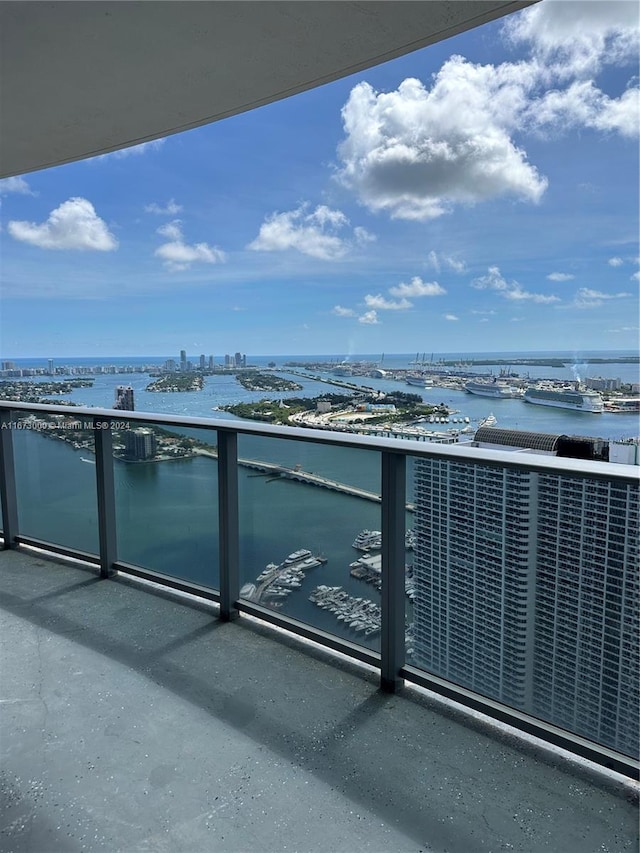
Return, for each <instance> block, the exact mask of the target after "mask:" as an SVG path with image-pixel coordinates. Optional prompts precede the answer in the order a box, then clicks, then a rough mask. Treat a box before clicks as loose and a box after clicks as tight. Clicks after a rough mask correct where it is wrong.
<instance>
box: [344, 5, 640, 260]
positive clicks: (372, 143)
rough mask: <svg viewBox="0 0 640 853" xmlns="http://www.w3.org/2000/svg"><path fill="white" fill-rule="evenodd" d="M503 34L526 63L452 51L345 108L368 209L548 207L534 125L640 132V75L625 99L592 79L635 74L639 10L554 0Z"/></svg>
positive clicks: (350, 166) (355, 96) (350, 179)
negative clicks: (500, 203)
mask: <svg viewBox="0 0 640 853" xmlns="http://www.w3.org/2000/svg"><path fill="white" fill-rule="evenodd" d="M503 33H505V34H506V35H507V37H508V39H509V40H510V41H511V42H513V43H514V44H516V45H517V46H518V52H519V54H520V55H522V54H523V50H522V46H523V45H524V48H525V50H526V51H528V54H525V56H524V58H523V59H521V60H520V61H517V62H503V63H500V64H498V65H480V64H474V63H471V62H468V61H467V60H466V59H465V58H464V57H461V56H452V57H451V58H450V59H448V60H447V61H446V62H445V63H444V64H443V65H442V67H441V68H440V70H439V72H438V73H437V74H436V75H434V77H433V80H432V81H430V83H429V84H425V83H424V82H422V81H420V80H417V79H413V78H407V79H405V80H404V81H403V82H401V83H400V85H399V86H398V88H397V89H396V90H394V91H391V92H377V91H376V90H375V89H374V88H373V87H372V86H371V85H370V84H369V83H366V82H361V83H358V84H357V85H356V86H354V88H353V89H352V90H351V93H350V95H349V98H348V99H347V102H346V103H345V105H344V106H343V108H342V119H343V125H344V131H345V138H344V139H343V141H342V143H341V144H340V145H339V147H338V156H339V158H340V161H341V165H340V168H339V169H338V171H337V177H338V179H339V180H340V181H341V182H342V183H343V184H344V185H346V186H347V187H349V188H350V189H352V190H353V191H354V192H355V193H356V195H357V196H358V198H359V200H360V201H361V202H362V203H363V204H365V205H366V206H367V207H368V208H370V209H371V210H374V211H383V210H384V211H386V212H388V213H389V214H390V216H391V217H393V218H399V219H410V220H420V221H426V220H429V219H433V218H435V217H438V216H441V215H442V214H444V213H447V212H449V211H451V210H452V208H453V207H454V206H455V205H459V204H475V203H479V202H482V201H485V200H488V199H492V198H496V197H499V196H511V197H515V198H517V199H520V200H523V201H527V202H538V201H540V199H541V197H542V196H543V194H544V192H545V190H546V187H547V183H548V182H547V179H546V178H545V177H544V176H542V175H540V174H539V172H538V170H537V169H536V167H535V165H533V164H532V163H530V162H529V160H528V156H527V152H526V151H525V149H524V147H523V142H522V139H523V134H524V133H526V131H527V130H537V131H542V130H553V131H554V132H557V133H564V132H566V131H567V130H568V129H571V128H583V127H586V128H591V129H593V130H596V131H600V132H603V133H618V134H620V135H622V136H627V137H634V136H636V135H637V134H638V128H639V126H640V119H639V114H640V95H639V90H638V86H637V78H636V77H634V78H632V79H631V80H629V84H628V88H627V89H626V91H624V92H623V93H622V94H620V95H619V96H618V97H611V96H609V95H607V94H606V93H605V92H603V91H601V90H600V89H599V88H598V86H597V85H596V84H595V82H594V79H593V78H594V75H595V74H596V73H597V72H598V71H599V70H600V69H601V68H603V67H604V66H605V65H608V64H617V65H619V66H621V67H626V66H628V67H630V68H632V69H633V70H632V71H631V73H632V74H633V73H637V72H636V71H635V69H636V68H637V55H638V13H637V8H636V6H635V4H634V3H632V2H621V3H620V2H613V0H607V2H586V3H583V2H549V0H545V2H544V3H541V4H539V5H536V6H534V7H532V8H530V9H527V10H526V11H524V12H521V13H519V14H517V15H513V16H511V17H510V18H509V19H508V21H507V22H506V24H505V25H504V27H503ZM516 134H517V139H518V141H517V142H516ZM436 261H437V258H436ZM432 265H433V268H434V269H436V271H438V266H437V263H432Z"/></svg>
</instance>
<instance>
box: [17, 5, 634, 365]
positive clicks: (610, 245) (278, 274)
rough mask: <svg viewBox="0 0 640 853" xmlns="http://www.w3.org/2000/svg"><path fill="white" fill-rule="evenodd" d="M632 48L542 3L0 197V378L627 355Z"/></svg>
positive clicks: (29, 178) (621, 34) (32, 180)
mask: <svg viewBox="0 0 640 853" xmlns="http://www.w3.org/2000/svg"><path fill="white" fill-rule="evenodd" d="M638 30H639V26H638V8H637V4H636V3H635V2H627V1H626V0H624V2H585V3H583V2H579V0H575V1H574V0H562V1H561V2H554V0H543V2H542V3H540V4H539V5H537V6H534V7H531V8H530V9H528V10H525V11H524V12H521V13H518V14H516V15H512V16H510V17H509V18H508V19H503V20H502V21H498V22H494V23H493V24H490V25H487V26H484V27H481V28H479V29H477V30H474V31H472V32H471V33H467V34H464V35H462V36H458V37H456V38H454V39H449V40H448V41H445V42H442V43H440V44H438V45H435V46H434V47H431V48H427V49H425V50H421V51H418V52H415V53H412V54H410V55H408V56H406V57H403V58H401V59H398V60H394V61H393V62H389V63H386V64H385V65H382V66H379V67H377V68H374V69H370V70H368V71H365V72H362V73H359V74H356V75H353V76H351V77H348V78H345V79H343V80H341V81H338V82H336V83H332V84H329V85H327V86H323V87H321V88H319V89H315V90H313V91H311V92H307V93H304V94H301V95H298V96H295V97H293V98H290V99H287V100H286V101H281V102H278V103H276V104H272V105H270V106H268V107H264V108H261V109H259V110H255V111H252V112H250V113H246V114H243V115H240V116H236V117H233V118H230V119H227V120H224V121H221V122H217V123H215V124H212V125H209V126H208V127H204V128H200V129H197V130H192V131H188V132H186V133H183V134H179V135H176V136H172V137H168V138H167V139H165V140H162V141H160V142H156V143H149V144H147V145H144V146H138V147H137V148H133V149H128V150H125V151H122V152H116V153H114V154H110V155H106V156H103V157H99V158H94V159H92V160H87V161H83V162H79V163H73V164H68V165H65V166H60V167H57V168H54V169H48V170H46V171H42V172H37V173H33V174H30V175H26V176H24V177H23V178H10V179H7V180H6V181H4V182H0V193H1V194H2V209H1V214H2V231H1V232H0V239H1V241H2V243H1V252H2V255H1V257H2V297H1V298H2V304H1V308H2V314H1V323H2V326H1V338H0V355H1V356H2V357H3V358H20V357H42V358H48V357H64V356H67V357H73V356H83V355H95V356H99V355H164V356H167V355H171V354H176V353H177V352H178V351H179V350H180V349H183V348H186V349H187V350H188V352H189V353H190V354H191V353H193V354H197V353H200V352H204V353H207V354H209V353H214V354H216V355H219V354H222V353H225V352H235V351H236V350H241V351H243V352H247V353H249V354H255V355H258V354H281V353H287V354H301V355H303V354H307V353H314V354H319V353H326V354H330V353H335V354H345V355H348V354H354V353H375V352H413V351H428V352H432V351H435V352H471V351H474V352H483V351H487V352H489V351H490V352H494V351H502V350H504V351H517V350H554V349H559V350H569V349H573V350H577V351H579V350H593V349H604V350H606V349H629V348H635V347H637V344H638V284H639V281H638V279H639V273H638V252H639V249H638V181H639V175H638V128H639V124H640V118H639V106H638V104H639V94H638V56H639V54H638Z"/></svg>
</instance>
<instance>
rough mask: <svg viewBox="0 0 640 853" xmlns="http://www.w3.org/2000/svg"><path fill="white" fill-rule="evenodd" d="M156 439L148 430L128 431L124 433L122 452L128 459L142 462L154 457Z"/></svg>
mask: <svg viewBox="0 0 640 853" xmlns="http://www.w3.org/2000/svg"><path fill="white" fill-rule="evenodd" d="M156 447H157V443H156V437H155V435H154V433H153V432H152V431H151V430H150V429H129V430H126V432H125V433H124V452H125V455H126V457H127V458H128V459H131V460H134V461H137V462H142V461H144V460H145V459H153V457H154V456H155V455H156Z"/></svg>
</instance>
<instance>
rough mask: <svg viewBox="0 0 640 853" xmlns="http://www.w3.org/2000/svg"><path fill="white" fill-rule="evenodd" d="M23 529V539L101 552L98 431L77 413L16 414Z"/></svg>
mask: <svg viewBox="0 0 640 853" xmlns="http://www.w3.org/2000/svg"><path fill="white" fill-rule="evenodd" d="M13 423H14V426H15V428H14V430H13V448H14V458H15V470H16V491H17V500H18V527H19V531H20V533H21V534H22V535H23V536H32V537H34V538H36V539H43V540H45V541H46V542H52V543H55V544H56V545H63V546H65V547H68V548H76V549H78V550H80V551H88V552H89V553H92V554H97V553H98V550H99V546H98V512H97V497H96V467H95V449H94V441H93V431H92V430H91V428H90V427H89V423H88V420H87V419H86V418H82V417H74V416H73V415H44V414H42V413H41V412H37V413H36V414H28V413H27V414H20V415H18V414H17V413H16V414H14V416H13Z"/></svg>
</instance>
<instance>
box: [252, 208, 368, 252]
mask: <svg viewBox="0 0 640 853" xmlns="http://www.w3.org/2000/svg"><path fill="white" fill-rule="evenodd" d="M308 211H309V205H308V204H306V203H305V204H301V205H300V207H298V208H297V209H296V210H290V211H286V212H284V213H272V214H271V216H268V217H267V219H266V220H265V221H264V222H263V223H262V225H261V226H260V232H259V234H258V236H257V237H256V239H255V240H253V241H252V242H251V243H249V245H248V248H249V249H253V250H254V251H260V252H282V251H285V250H287V249H295V250H296V251H298V252H301V253H302V254H303V255H310V256H311V257H313V258H320V259H321V260H324V261H335V260H339V259H340V258H342V257H344V256H345V255H346V254H347V253H348V252H349V251H350V249H352V248H353V245H354V243H355V244H357V245H360V246H362V245H364V244H366V243H369V242H372V241H373V240H375V239H376V238H375V237H374V235H373V234H370V233H369V232H368V231H367V230H366V229H365V228H361V227H356V228H354V230H353V240H352V239H351V238H350V235H349V234H348V231H345V229H347V228H348V226H349V220H348V219H347V217H346V216H345V215H344V213H342V211H340V210H332V209H331V208H329V207H327V206H326V205H324V204H321V205H318V207H316V209H315V210H313V211H312V212H310V213H309V212H308Z"/></svg>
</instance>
